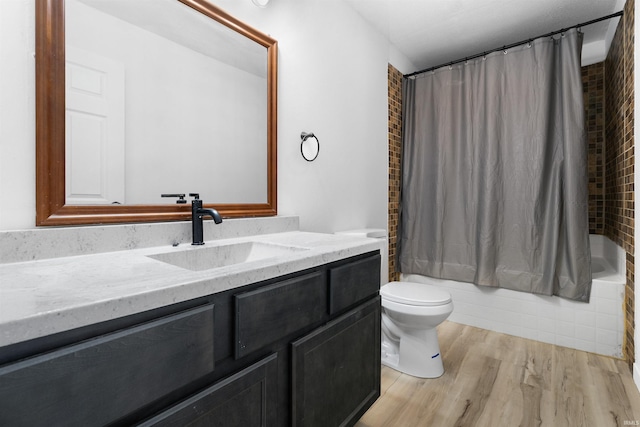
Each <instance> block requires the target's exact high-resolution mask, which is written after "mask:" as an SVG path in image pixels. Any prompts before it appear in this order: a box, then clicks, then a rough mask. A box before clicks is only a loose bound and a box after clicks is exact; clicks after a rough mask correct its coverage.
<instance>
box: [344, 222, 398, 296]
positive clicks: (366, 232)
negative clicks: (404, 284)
mask: <svg viewBox="0 0 640 427" xmlns="http://www.w3.org/2000/svg"><path fill="white" fill-rule="evenodd" d="M335 234H346V235H349V236H356V237H368V238H371V239H380V240H383V241H384V249H383V250H382V253H381V254H380V256H381V257H382V265H381V266H380V286H382V285H384V284H385V283H387V282H388V281H389V242H388V240H387V230H385V229H384V228H360V229H357V230H345V231H338V232H336V233H335Z"/></svg>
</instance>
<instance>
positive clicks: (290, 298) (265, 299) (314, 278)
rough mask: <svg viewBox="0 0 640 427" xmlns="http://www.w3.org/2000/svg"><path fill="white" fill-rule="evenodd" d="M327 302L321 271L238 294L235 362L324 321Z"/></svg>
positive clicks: (324, 277) (236, 297)
mask: <svg viewBox="0 0 640 427" xmlns="http://www.w3.org/2000/svg"><path fill="white" fill-rule="evenodd" d="M326 301H327V284H326V276H325V274H324V272H322V271H318V272H313V273H309V274H305V275H303V276H298V277H294V278H292V279H288V280H284V281H282V282H278V283H275V284H273V285H268V286H264V287H262V288H259V289H256V290H255V291H249V292H245V293H242V294H237V295H235V310H236V312H235V315H236V322H235V324H236V330H235V337H236V341H235V357H236V359H239V358H241V357H243V356H246V355H247V354H250V353H251V352H253V351H256V350H259V349H261V348H263V347H265V346H267V345H269V344H271V343H273V342H275V341H277V340H279V339H281V338H283V337H285V336H287V335H289V334H291V333H293V332H295V331H297V330H300V329H302V328H304V327H306V326H309V325H311V324H313V323H315V322H319V321H321V320H322V319H323V317H324V316H325V313H326V310H327V308H326Z"/></svg>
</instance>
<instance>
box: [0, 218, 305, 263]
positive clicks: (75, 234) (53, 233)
mask: <svg viewBox="0 0 640 427" xmlns="http://www.w3.org/2000/svg"><path fill="white" fill-rule="evenodd" d="M298 229H299V219H298V217H297V216H275V217H262V218H233V219H225V220H224V221H223V222H222V224H214V223H213V221H210V220H205V221H204V238H205V241H206V240H217V239H228V238H234V237H244V236H254V235H261V234H272V233H281V232H287V231H296V230H298ZM190 243H191V222H190V221H179V222H160V223H144V224H118V225H95V226H78V227H50V228H49V227H47V228H37V229H29V230H16V231H0V264H8V263H14V262H25V261H36V260H41V259H49V258H60V257H67V256H75V255H90V254H98V253H103V252H113V251H122V250H130V249H141V248H147V247H154V246H164V245H176V244H179V245H183V244H190Z"/></svg>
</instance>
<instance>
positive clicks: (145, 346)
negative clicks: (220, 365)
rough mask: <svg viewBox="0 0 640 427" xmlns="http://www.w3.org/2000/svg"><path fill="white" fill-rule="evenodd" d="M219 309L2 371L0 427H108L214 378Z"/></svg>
mask: <svg viewBox="0 0 640 427" xmlns="http://www.w3.org/2000/svg"><path fill="white" fill-rule="evenodd" d="M213 326H214V307H213V304H209V305H206V306H202V307H198V308H194V309H191V310H187V311H184V312H181V313H178V314H174V315H171V316H167V317H163V318H160V319H157V320H154V321H151V322H148V323H143V324H139V325H136V326H133V327H131V328H127V329H123V330H120V331H117V332H113V333H110V334H106V335H102V336H99V337H96V338H93V339H90V340H87V341H83V342H80V343H78V344H75V345H71V346H68V347H63V348H60V349H58V350H55V351H52V352H49V353H44V354H42V355H38V356H35V357H31V358H28V359H24V360H21V361H18V362H15V363H12V364H8V365H5V366H3V367H0V425H7V426H8V425H11V426H35V425H47V426H55V425H60V426H75V425H78V426H86V425H106V424H109V423H112V422H114V421H117V420H118V419H120V418H121V417H123V416H126V415H127V414H129V413H131V412H134V411H135V410H137V409H139V408H141V407H143V406H144V405H147V404H149V403H151V402H153V401H154V400H156V399H159V398H161V397H163V396H164V395H166V394H168V393H170V392H172V391H174V390H176V389H178V388H180V387H182V386H185V385H187V384H189V383H190V382H192V381H193V380H196V379H198V378H200V377H202V376H203V375H206V374H208V373H210V372H211V371H213V368H214V354H213V335H214V330H213Z"/></svg>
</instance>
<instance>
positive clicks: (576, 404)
mask: <svg viewBox="0 0 640 427" xmlns="http://www.w3.org/2000/svg"><path fill="white" fill-rule="evenodd" d="M438 337H439V340H440V349H441V350H442V354H443V362H444V368H445V373H444V375H443V376H441V377H440V378H435V379H420V378H415V377H411V376H409V375H405V374H401V373H399V372H397V371H394V370H393V369H389V368H388V367H386V366H383V367H382V384H381V396H380V398H379V399H378V400H377V401H376V403H375V404H374V405H373V406H372V407H371V408H370V409H369V410H368V411H367V413H365V415H364V416H363V417H362V418H361V419H360V421H358V423H357V424H356V427H387V426H388V427H404V426H407V427H422V426H427V427H431V426H433V427H440V426H442V427H467V426H468V427H471V426H473V427H475V426H479V427H498V426H522V427H528V426H553V427H556V426H557V427H572V426H576V427H585V426H592V427H606V426H615V427H619V426H634V425H640V393H639V392H638V389H637V388H636V386H635V384H634V382H633V378H632V375H631V372H630V371H629V367H628V365H627V363H626V362H624V361H622V360H618V359H613V358H609V357H605V356H599V355H595V354H592V353H587V352H584V351H579V350H573V349H569V348H565V347H558V346H555V345H551V344H545V343H541V342H538V341H532V340H527V339H524V338H518V337H514V336H511V335H505V334H500V333H497V332H492V331H487V330H484V329H478V328H474V327H471V326H466V325H461V324H457V323H453V322H444V323H443V324H441V325H440V326H439V327H438Z"/></svg>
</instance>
